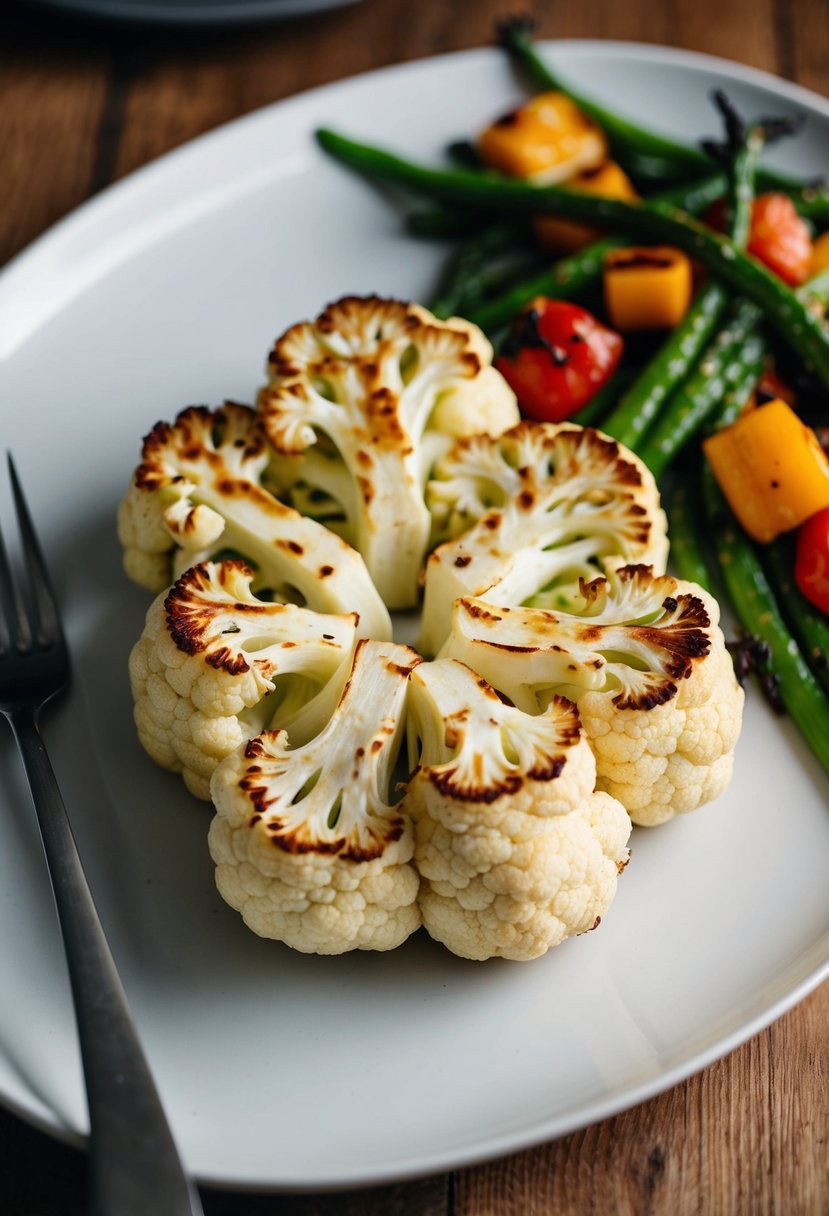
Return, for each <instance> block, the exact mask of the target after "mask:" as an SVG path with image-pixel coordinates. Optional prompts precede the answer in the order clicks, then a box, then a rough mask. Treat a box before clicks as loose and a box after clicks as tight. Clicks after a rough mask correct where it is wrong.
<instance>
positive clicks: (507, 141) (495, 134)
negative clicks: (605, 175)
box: [478, 92, 607, 185]
mask: <svg viewBox="0 0 829 1216" xmlns="http://www.w3.org/2000/svg"><path fill="white" fill-rule="evenodd" d="M478 152H479V153H480V156H481V159H482V160H483V162H484V164H486V165H488V166H489V167H490V168H491V169H498V170H499V171H500V172H501V173H508V174H509V175H510V176H511V177H531V178H533V179H534V180H535V181H538V182H543V183H545V184H547V185H555V184H558V183H561V182H564V181H567V179H568V178H570V177H573V176H574V175H575V174H577V173H581V172H582V170H584V169H592V168H593V167H594V166H595V165H599V164H601V163H602V161H603V160H605V159H606V157H607V140H606V139H605V136H604V132H603V131H602V130H601V128H600V127H597V126H596V124H595V123H594V122H593V121H592V119H590V118H588V117H587V115H586V114H583V113H582V112H581V110H580V109H579V108H578V106H577V105H576V104H575V102H573V101H571V100H570V98H569V97H567V96H566V94H564V93H555V92H553V93H540V94H539V95H538V96H537V97H533V98H532V99H531V100H530V101H528V102H527V103H526V105H523V106H521V107H520V109H517V110H511V111H510V112H509V113H508V114H504V115H503V116H502V117H501V118H499V119H497V120H496V121H495V122H494V123H492V125H491V126H489V127H487V128H486V130H485V131H483V132H482V133H481V135H480V136H479V137H478Z"/></svg>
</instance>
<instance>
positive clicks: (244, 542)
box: [118, 403, 391, 638]
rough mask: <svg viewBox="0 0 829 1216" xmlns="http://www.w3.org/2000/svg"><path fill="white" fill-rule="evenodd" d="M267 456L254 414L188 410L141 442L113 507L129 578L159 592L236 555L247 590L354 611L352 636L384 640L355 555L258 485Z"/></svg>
mask: <svg viewBox="0 0 829 1216" xmlns="http://www.w3.org/2000/svg"><path fill="white" fill-rule="evenodd" d="M272 463H273V453H272V451H271V450H270V448H269V445H268V443H267V440H266V438H265V435H264V432H263V431H262V428H261V426H260V424H259V423H258V421H257V419H256V415H255V414H254V412H253V410H251V409H249V408H248V407H247V406H243V405H235V404H233V403H228V404H226V405H224V406H223V407H222V408H221V409H218V410H212V411H211V410H208V409H206V408H205V407H203V406H192V407H190V408H189V409H186V410H183V411H182V412H181V413H180V414H179V415H178V417H177V418H176V421H175V422H174V423H173V424H172V425H170V424H168V423H165V422H160V423H158V424H157V425H156V426H155V427H154V428H153V430H152V431H151V432H150V434H149V435H148V436H147V437H146V438H145V440H144V446H143V449H142V462H141V464H140V465H139V466H138V468H137V469H136V471H135V474H134V477H133V480H132V483H131V485H130V487H129V489H128V491H127V493H126V495H125V497H124V499H123V502H122V503H121V507H120V510H119V514H118V531H119V536H120V539H121V543H122V544H123V545H124V549H125V555H124V565H125V568H126V570H127V573H128V574H130V576H131V577H133V578H135V579H136V580H137V581H139V582H140V583H141V585H142V586H145V587H147V589H148V590H152V591H161V590H162V589H163V588H164V587H166V586H167V585H168V584H169V583H170V581H171V577H175V576H177V575H178V574H180V573H182V571H183V570H185V569H187V568H188V567H190V566H193V565H195V564H196V563H197V562H199V561H204V560H206V559H207V558H210V557H212V556H214V555H216V554H218V553H219V552H220V551H227V550H231V551H233V552H234V553H238V554H240V555H241V556H243V557H244V559H245V561H246V562H247V563H248V564H249V565H250V566H251V568H252V569H253V570H254V571H255V580H254V588H255V589H256V590H257V592H258V591H262V590H263V589H265V588H267V589H268V590H269V592H270V593H271V594H272V595H273V596H274V597H275V598H277V599H288V600H296V599H298V600H300V601H302V602H304V603H305V604H306V605H307V606H308V607H309V608H312V609H315V610H316V611H318V612H325V613H343V612H357V613H359V616H360V635H361V636H364V637H366V636H371V637H379V638H386V637H390V636H391V622H390V620H389V614H388V611H387V610H386V608H385V606H384V604H383V602H382V600H381V599H380V597H379V595H378V594H377V590H376V588H375V587H374V586H373V584H372V582H371V579H370V578H369V575H368V571H367V570H366V568H365V564H364V562H363V559H362V558H361V557H360V555H359V553H355V551H354V550H353V549H352V548H351V547H350V546H349V545H347V544H346V543H345V541H343V540H342V539H341V538H340V537H338V536H335V535H334V534H333V533H332V532H331V531H329V530H328V529H327V528H324V527H323V526H322V525H321V524H319V523H317V522H316V520H313V519H308V518H306V517H305V516H303V515H300V514H299V512H298V511H295V510H293V509H292V508H291V507H288V506H285V504H284V503H281V502H279V501H278V500H277V499H276V498H275V497H274V496H273V494H271V493H269V492H268V490H267V489H265V487H264V485H263V484H262V483H263V480H264V479H265V478H266V477H267V474H268V470H269V468H270V466H271V465H272Z"/></svg>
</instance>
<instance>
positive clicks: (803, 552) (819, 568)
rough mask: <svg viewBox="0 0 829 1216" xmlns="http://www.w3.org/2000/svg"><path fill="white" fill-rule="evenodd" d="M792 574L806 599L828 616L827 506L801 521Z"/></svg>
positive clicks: (828, 514) (828, 532)
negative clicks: (803, 522)
mask: <svg viewBox="0 0 829 1216" xmlns="http://www.w3.org/2000/svg"><path fill="white" fill-rule="evenodd" d="M794 577H795V582H796V583H797V585H798V587H799V588H800V591H801V593H802V594H803V595H805V597H806V599H807V600H809V601H810V603H812V604H814V605H815V607H816V608H817V609H819V611H820V612H825V613H826V615H827V616H829V507H826V508H824V510H823V511H818V512H817V514H816V515H812V516H811V518H809V519H807V520H806V522H805V524H801V526H800V529H799V531H798V533H797V557H796V560H795V566H794Z"/></svg>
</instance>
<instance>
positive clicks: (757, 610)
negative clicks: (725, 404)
mask: <svg viewBox="0 0 829 1216" xmlns="http://www.w3.org/2000/svg"><path fill="white" fill-rule="evenodd" d="M703 501H704V504H705V514H706V517H707V521H708V528H709V532H710V534H711V536H712V538H713V541H714V545H715V548H716V551H717V557H718V560H719V567H720V574H721V576H722V580H723V584H724V585H725V588H726V591H727V593H728V597H729V599H730V601H731V605H732V607H733V609H734V611H735V613H736V615H737V619H738V620H739V622H740V624H741V625H742V627H743V629H744V630H745V631H746V632H747V633H749V634H752V635H754V636H756V637H758V638H760V639H761V640H762V641H764V642H765V643H766V644H767V645H768V646H769V648H770V650H771V670H772V672H773V674H774V676H775V677H776V678H777V680H778V681H779V683H778V690H779V693H780V698H781V700H782V702H783V704H784V705H785V707H786V710H787V711H788V713H789V715H790V717H791V718H792V721H793V722H794V723H795V725H796V726H797V728H798V730H799V731H800V733H801V734H802V735H803V738H804V739H805V740H806V742H807V743H808V745H809V747H810V748H811V749H812V751H813V752H814V754H815V756H816V757H817V759H818V760H819V761H820V763H821V764H822V765H823V767H824V769H826V771H827V772H828V773H829V698H827V697H826V696H825V695H824V693H823V690H822V688H821V687H820V685H819V684H818V682H817V680H816V679H815V677H814V675H813V674H812V670H811V668H810V667H809V664H808V663H807V662H806V660H805V658H804V657H803V654H802V652H801V650H800V647H799V646H798V645H797V642H796V641H795V639H794V638H793V637H792V634H791V633H790V631H789V629H788V627H787V625H786V622H785V621H784V619H783V615H782V613H781V611H780V607H779V605H778V603H777V600H776V598H775V596H774V593H773V592H772V589H771V587H770V586H769V582H768V579H767V578H766V575H765V572H764V570H763V566H762V563H761V561H760V559H759V557H758V556H757V551H756V549H755V547H754V546H753V545H752V543H751V542H750V541H749V539H748V538H747V537H746V535H745V533H744V532H743V531H742V529H741V528H740V526H739V525H738V524H737V522H736V520H735V519H734V516H733V515H732V514H731V511H730V510H729V508H728V505H727V504H726V502H725V499H724V498H723V497H722V494H721V493H720V490H719V487H718V486H717V484H716V481H715V480H714V475H713V473H712V472H711V469H710V467H709V466H708V465H706V466H705V468H704V470H703Z"/></svg>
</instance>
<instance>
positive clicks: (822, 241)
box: [809, 232, 829, 278]
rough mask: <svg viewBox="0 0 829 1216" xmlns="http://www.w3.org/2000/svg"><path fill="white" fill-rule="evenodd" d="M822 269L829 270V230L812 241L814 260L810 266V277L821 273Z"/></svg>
mask: <svg viewBox="0 0 829 1216" xmlns="http://www.w3.org/2000/svg"><path fill="white" fill-rule="evenodd" d="M821 270H829V232H824V233H822V234H821V235H820V236H819V237H816V238H815V240H814V241H813V242H812V262H811V265H810V267H809V277H810V278H811V277H812V275H813V274H819V273H820V272H821Z"/></svg>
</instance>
